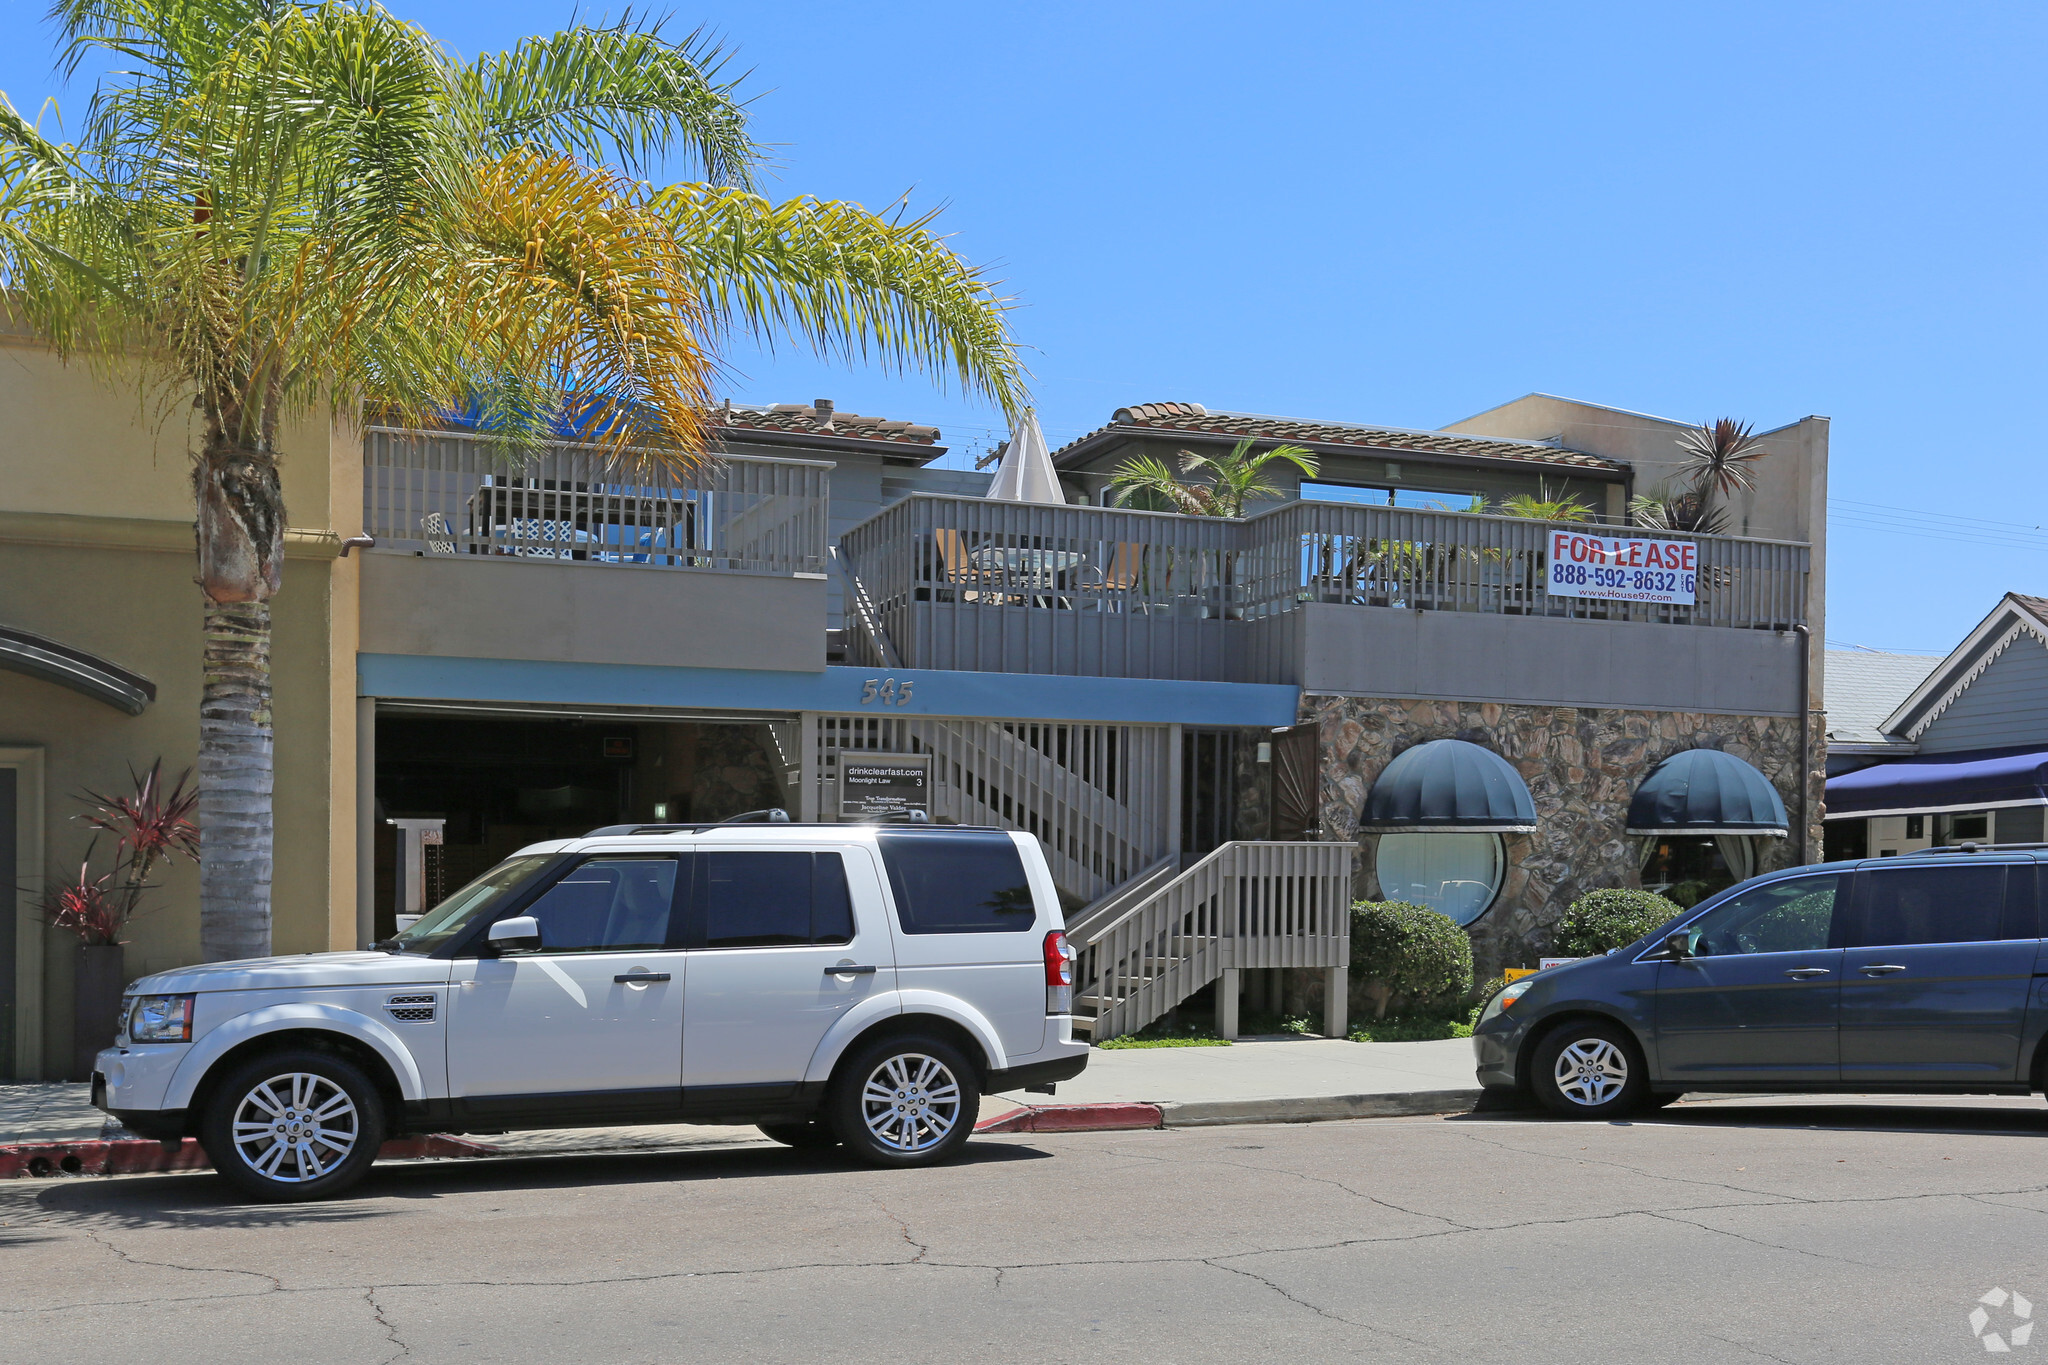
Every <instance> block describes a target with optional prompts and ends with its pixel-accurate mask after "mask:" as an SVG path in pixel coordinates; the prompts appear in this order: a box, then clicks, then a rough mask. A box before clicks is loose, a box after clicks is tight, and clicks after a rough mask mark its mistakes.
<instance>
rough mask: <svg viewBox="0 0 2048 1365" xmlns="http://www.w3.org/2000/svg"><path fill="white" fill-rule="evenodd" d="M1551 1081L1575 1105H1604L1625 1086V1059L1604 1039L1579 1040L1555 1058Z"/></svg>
mask: <svg viewBox="0 0 2048 1365" xmlns="http://www.w3.org/2000/svg"><path fill="white" fill-rule="evenodd" d="M1551 1079H1552V1080H1553V1081H1555V1082H1556V1084H1557V1089H1558V1093H1559V1094H1561V1095H1563V1096H1564V1097H1565V1098H1566V1099H1569V1100H1571V1101H1573V1102H1574V1103H1576V1104H1583V1105H1586V1106H1588V1107H1589V1108H1590V1107H1591V1106H1593V1105H1597V1104H1605V1103H1607V1102H1608V1101H1609V1100H1611V1099H1613V1098H1614V1097H1615V1096H1617V1095H1619V1094H1620V1093H1621V1092H1622V1089H1623V1088H1624V1087H1625V1086H1627V1084H1628V1056H1627V1054H1625V1053H1624V1052H1623V1051H1622V1050H1621V1049H1620V1048H1618V1047H1616V1046H1615V1045H1614V1044H1613V1043H1611V1042H1609V1041H1608V1040H1607V1039H1605V1038H1597V1037H1594V1038H1581V1039H1578V1040H1576V1041H1574V1042H1572V1043H1570V1044H1568V1045H1567V1046H1566V1047H1565V1048H1564V1049H1563V1050H1561V1051H1560V1052H1559V1053H1558V1054H1557V1065H1556V1066H1555V1067H1554V1068H1553V1069H1552V1071H1551Z"/></svg>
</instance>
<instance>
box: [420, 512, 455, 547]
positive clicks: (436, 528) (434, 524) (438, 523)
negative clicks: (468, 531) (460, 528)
mask: <svg viewBox="0 0 2048 1365" xmlns="http://www.w3.org/2000/svg"><path fill="white" fill-rule="evenodd" d="M454 534H455V532H454V531H453V530H452V529H451V528H450V527H449V525H448V518H446V517H444V516H442V515H441V514H440V513H439V512H429V513H427V514H426V515H425V516H423V517H421V518H420V539H421V540H423V541H425V542H426V543H427V549H426V553H428V554H430V555H452V554H454V553H455V542H454V541H453V540H452V539H450V538H449V537H451V536H453V535H454Z"/></svg>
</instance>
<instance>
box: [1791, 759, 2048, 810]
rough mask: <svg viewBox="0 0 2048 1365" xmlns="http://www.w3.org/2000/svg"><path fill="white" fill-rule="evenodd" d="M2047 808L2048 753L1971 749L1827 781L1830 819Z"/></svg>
mask: <svg viewBox="0 0 2048 1365" xmlns="http://www.w3.org/2000/svg"><path fill="white" fill-rule="evenodd" d="M2041 805H2048V749H2039V748H2019V749H1967V750H1964V751H1962V752H1959V753H1953V754H1925V755H1921V756H1919V757H1915V758H1901V759H1895V760H1894V761H1892V762H1890V763H1880V764H1877V765H1876V766H1875V767H1871V768H1863V769H1860V770H1858V771H1856V772H1853V773H1843V774H1842V775H1841V776H1840V777H1831V778H1829V779H1828V814H1829V815H1830V816H1836V815H1931V814H1939V813H1941V812H1944V811H1959V810H1986V809H1989V808H1991V807H1994V806H2041Z"/></svg>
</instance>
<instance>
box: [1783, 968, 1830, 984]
mask: <svg viewBox="0 0 2048 1365" xmlns="http://www.w3.org/2000/svg"><path fill="white" fill-rule="evenodd" d="M1830 974H1831V973H1830V972H1829V970H1828V969H1827V968H1826V967H1794V968H1793V969H1792V970H1790V971H1788V972H1786V973H1785V975H1787V976H1789V977H1793V978H1795V979H1797V980H1800V981H1804V980H1806V978H1807V977H1809V976H1828V975H1830Z"/></svg>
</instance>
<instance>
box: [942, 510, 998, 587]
mask: <svg viewBox="0 0 2048 1365" xmlns="http://www.w3.org/2000/svg"><path fill="white" fill-rule="evenodd" d="M932 548H933V549H935V550H937V551H938V552H939V581H940V582H941V583H951V584H954V585H956V586H959V587H960V588H961V591H960V600H961V601H962V602H979V601H981V600H982V593H981V592H979V591H969V590H968V589H967V588H966V587H965V586H964V585H966V584H970V583H971V584H974V585H975V587H976V588H977V589H978V588H980V587H983V586H986V585H987V584H990V583H993V582H995V581H996V578H995V576H994V575H991V574H989V573H988V572H987V571H986V570H984V569H982V568H980V567H979V566H977V565H976V564H975V562H974V559H973V557H972V556H971V555H970V554H969V553H968V550H967V537H966V536H965V535H964V534H963V533H961V532H959V531H956V530H952V529H951V528H948V527H940V528H937V529H935V530H933V531H932ZM1000 598H1001V594H995V593H991V594H989V600H990V601H997V600H1000Z"/></svg>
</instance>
